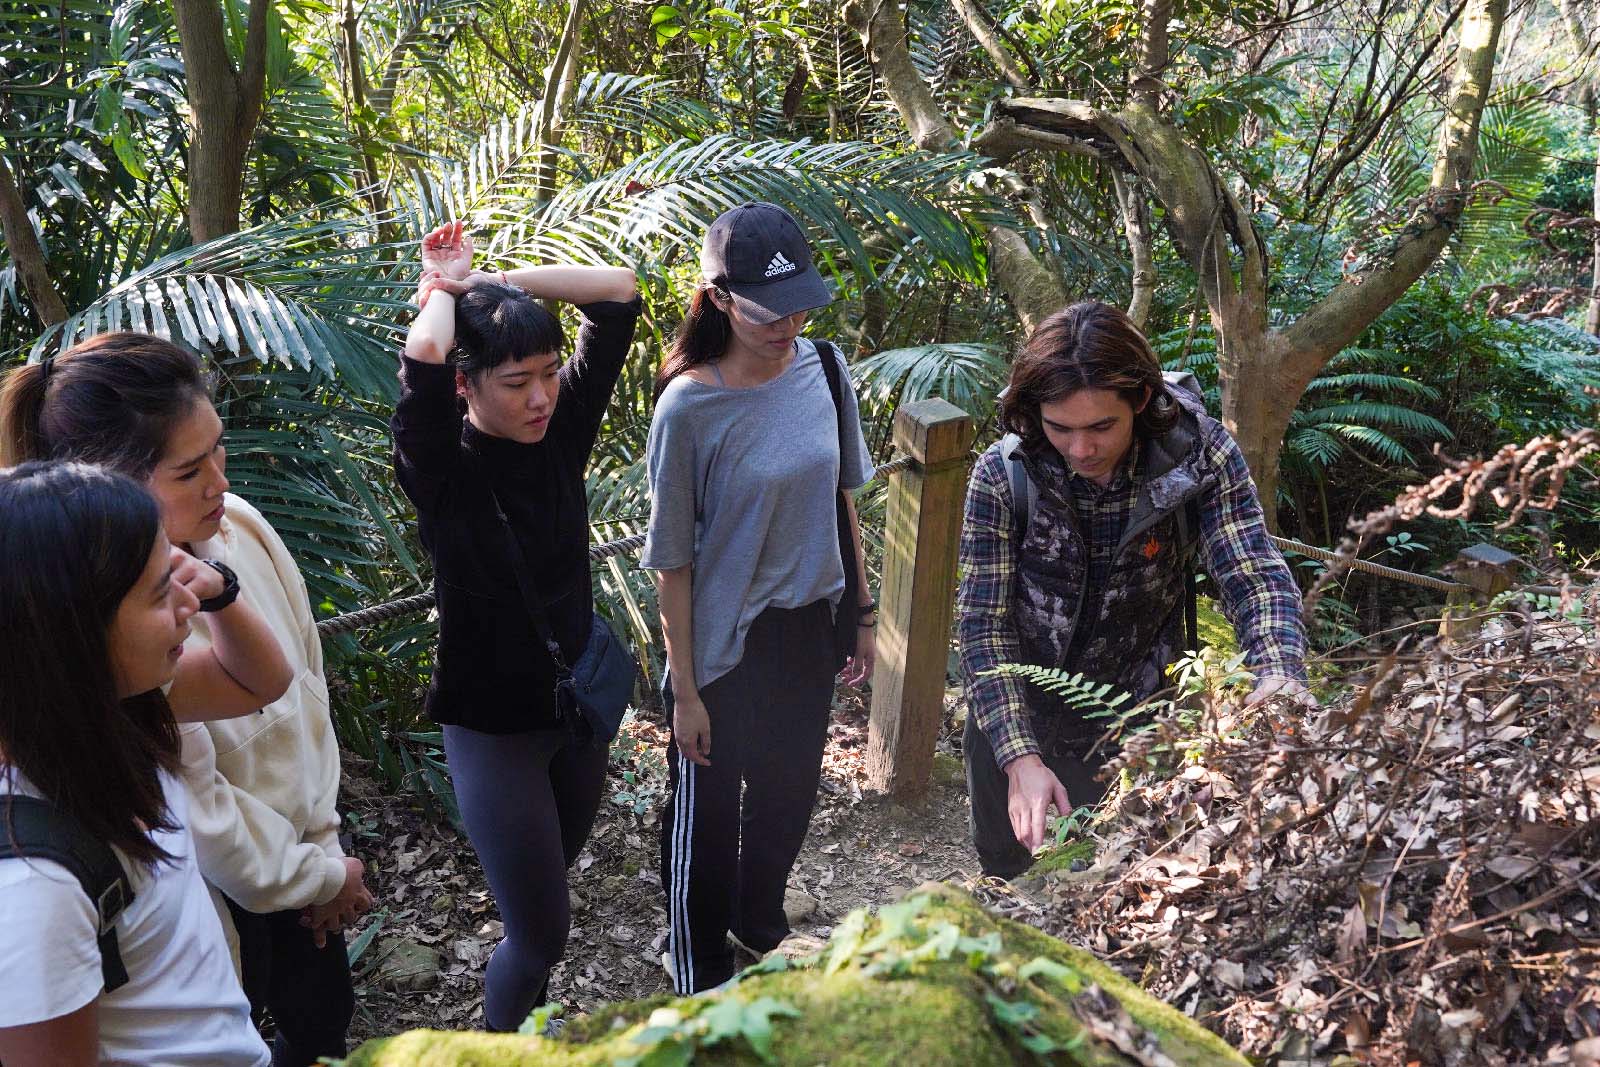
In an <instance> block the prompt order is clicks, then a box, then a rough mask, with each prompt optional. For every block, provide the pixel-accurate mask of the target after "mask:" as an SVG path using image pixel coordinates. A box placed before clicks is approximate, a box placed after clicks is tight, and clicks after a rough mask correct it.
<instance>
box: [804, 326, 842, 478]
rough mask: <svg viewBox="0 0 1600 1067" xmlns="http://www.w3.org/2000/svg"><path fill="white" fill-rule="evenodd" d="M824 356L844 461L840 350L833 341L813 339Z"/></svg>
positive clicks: (840, 449) (840, 456) (826, 376)
mask: <svg viewBox="0 0 1600 1067" xmlns="http://www.w3.org/2000/svg"><path fill="white" fill-rule="evenodd" d="M812 344H814V345H816V346H817V355H819V356H820V357H822V376H823V377H824V378H826V379H828V395H829V396H831V397H833V417H834V420H835V421H836V422H837V423H838V429H839V461H840V462H841V463H842V462H844V385H843V383H841V382H840V381H839V360H840V358H841V357H840V355H839V350H838V349H837V348H835V347H833V342H832V341H813V342H812Z"/></svg>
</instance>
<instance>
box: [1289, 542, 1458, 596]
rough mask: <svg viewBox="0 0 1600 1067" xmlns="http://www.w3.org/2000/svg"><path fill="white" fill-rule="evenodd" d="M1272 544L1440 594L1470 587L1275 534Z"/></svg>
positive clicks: (1325, 561)
mask: <svg viewBox="0 0 1600 1067" xmlns="http://www.w3.org/2000/svg"><path fill="white" fill-rule="evenodd" d="M1268 536H1269V537H1271V539H1272V543H1273V544H1275V545H1277V546H1278V548H1279V550H1281V551H1284V552H1298V553H1299V554H1300V555H1302V556H1310V557H1311V558H1312V559H1319V560H1322V561H1323V562H1324V563H1333V562H1335V561H1338V562H1340V563H1342V564H1343V565H1344V566H1347V567H1349V568H1350V569H1351V570H1356V571H1361V572H1362V573H1363V574H1372V575H1376V576H1377V577H1379V578H1388V579H1391V580H1393V581H1396V582H1407V583H1409V584H1411V585H1420V586H1422V587H1423V588H1424V589H1437V590H1438V591H1439V592H1441V593H1456V592H1462V591H1470V590H1471V589H1472V586H1470V585H1463V584H1462V583H1460V582H1449V581H1446V580H1445V579H1443V578H1435V577H1434V576H1433V575H1431V574H1418V573H1417V572H1416V571H1403V570H1401V569H1400V568H1399V567H1385V566H1384V565H1383V564H1381V563H1373V562H1371V561H1370V560H1365V559H1342V558H1341V557H1340V556H1339V554H1338V553H1337V552H1335V551H1333V549H1331V548H1319V547H1318V546H1316V545H1308V544H1305V543H1303V542H1300V541H1293V540H1290V539H1289V538H1287V537H1278V536H1277V535H1276V534H1270V535H1268Z"/></svg>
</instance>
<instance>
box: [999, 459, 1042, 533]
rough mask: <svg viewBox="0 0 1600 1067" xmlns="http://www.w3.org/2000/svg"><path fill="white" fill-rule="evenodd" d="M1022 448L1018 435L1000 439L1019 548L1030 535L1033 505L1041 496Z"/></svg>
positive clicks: (1012, 527) (1012, 525) (1012, 523)
mask: <svg viewBox="0 0 1600 1067" xmlns="http://www.w3.org/2000/svg"><path fill="white" fill-rule="evenodd" d="M1021 447H1022V438H1020V437H1018V436H1017V435H1016V434H1009V433H1008V434H1006V435H1005V437H1003V438H1001V439H1000V457H1001V458H1002V459H1004V460H1005V464H1006V482H1007V484H1009V485H1010V486H1011V532H1012V535H1013V537H1014V538H1015V540H1016V542H1017V545H1018V546H1019V547H1020V546H1021V545H1022V539H1023V538H1024V537H1026V536H1027V535H1028V520H1029V519H1030V518H1032V517H1033V503H1034V501H1035V500H1036V499H1038V496H1039V487H1038V486H1036V485H1034V484H1033V479H1032V478H1030V477H1028V468H1027V467H1026V466H1024V465H1023V462H1022V456H1021V455H1020V454H1019V452H1018V450H1019V449H1020V448H1021Z"/></svg>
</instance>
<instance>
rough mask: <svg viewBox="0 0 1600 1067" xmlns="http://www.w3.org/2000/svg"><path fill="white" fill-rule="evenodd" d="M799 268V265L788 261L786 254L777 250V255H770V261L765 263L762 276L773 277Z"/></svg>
mask: <svg viewBox="0 0 1600 1067" xmlns="http://www.w3.org/2000/svg"><path fill="white" fill-rule="evenodd" d="M799 269H800V268H799V267H796V266H795V265H794V263H793V262H791V261H790V259H789V257H788V256H786V255H784V254H783V253H782V252H779V253H778V254H777V255H775V256H773V257H772V262H771V263H768V264H767V272H766V274H765V275H764V277H767V278H773V277H776V276H777V275H779V274H788V273H789V272H790V271H792V270H799Z"/></svg>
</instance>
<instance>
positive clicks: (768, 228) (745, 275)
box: [700, 202, 833, 324]
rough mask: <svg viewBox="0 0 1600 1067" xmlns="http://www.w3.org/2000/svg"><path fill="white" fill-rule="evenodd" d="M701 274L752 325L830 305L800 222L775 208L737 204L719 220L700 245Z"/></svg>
mask: <svg viewBox="0 0 1600 1067" xmlns="http://www.w3.org/2000/svg"><path fill="white" fill-rule="evenodd" d="M700 272H701V274H703V275H704V276H705V279H706V281H708V282H711V283H712V284H714V285H719V286H721V287H722V288H724V289H726V290H727V291H728V292H729V293H731V294H732V295H733V303H734V306H735V307H737V308H738V309H739V314H740V315H742V316H744V317H745V318H747V319H749V320H750V321H751V322H757V323H762V324H765V323H769V322H776V321H777V320H778V319H781V318H784V317H786V316H789V315H793V314H794V313H795V312H797V311H810V310H811V309H812V308H819V307H822V306H824V305H826V304H829V303H832V301H833V295H832V294H831V293H829V292H828V287H827V285H825V284H824V283H823V281H822V275H820V274H818V273H817V269H816V268H815V267H813V266H812V265H811V245H810V243H809V242H808V241H807V240H806V235H805V234H804V233H802V232H801V230H800V225H799V223H797V222H795V221H794V216H792V215H790V214H789V213H788V212H787V211H785V210H783V208H781V207H779V206H778V205H776V204H764V203H758V202H751V203H748V204H740V205H739V206H738V207H736V208H732V209H730V210H728V211H724V212H723V213H722V214H721V215H719V216H718V217H717V221H716V222H713V223H712V224H711V228H710V229H709V230H707V231H706V238H705V241H704V242H703V243H702V244H701V245H700Z"/></svg>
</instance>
